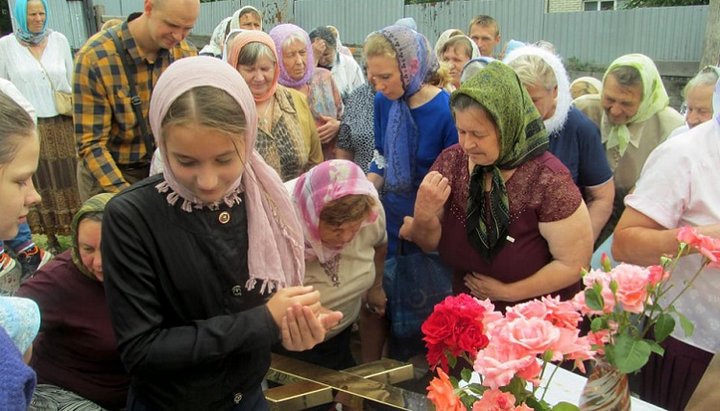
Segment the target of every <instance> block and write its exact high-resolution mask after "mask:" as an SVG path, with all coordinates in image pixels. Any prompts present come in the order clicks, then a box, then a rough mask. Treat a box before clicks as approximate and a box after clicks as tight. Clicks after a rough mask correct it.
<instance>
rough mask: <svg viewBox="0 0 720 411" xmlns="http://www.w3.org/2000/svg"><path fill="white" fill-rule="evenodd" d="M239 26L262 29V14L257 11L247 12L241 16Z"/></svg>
mask: <svg viewBox="0 0 720 411" xmlns="http://www.w3.org/2000/svg"><path fill="white" fill-rule="evenodd" d="M238 23H239V26H240V28H241V29H243V30H262V22H261V21H260V16H258V15H257V14H255V13H252V12H250V13H245V14H243V15H242V16H240V21H239V22H238Z"/></svg>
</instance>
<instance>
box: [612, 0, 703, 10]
mask: <svg viewBox="0 0 720 411" xmlns="http://www.w3.org/2000/svg"><path fill="white" fill-rule="evenodd" d="M708 4H710V0H629V1H628V2H627V3H625V6H624V8H626V9H636V8H640V7H675V6H703V5H708Z"/></svg>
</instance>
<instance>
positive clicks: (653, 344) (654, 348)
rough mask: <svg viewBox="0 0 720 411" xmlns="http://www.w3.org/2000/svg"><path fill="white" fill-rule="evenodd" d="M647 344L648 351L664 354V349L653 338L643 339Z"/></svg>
mask: <svg viewBox="0 0 720 411" xmlns="http://www.w3.org/2000/svg"><path fill="white" fill-rule="evenodd" d="M645 341H646V342H647V343H648V344H650V351H652V352H654V353H655V354H657V355H663V354H665V349H664V348H663V347H661V346H660V344H658V343H656V342H655V341H653V340H645Z"/></svg>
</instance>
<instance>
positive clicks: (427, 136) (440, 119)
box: [369, 90, 458, 258]
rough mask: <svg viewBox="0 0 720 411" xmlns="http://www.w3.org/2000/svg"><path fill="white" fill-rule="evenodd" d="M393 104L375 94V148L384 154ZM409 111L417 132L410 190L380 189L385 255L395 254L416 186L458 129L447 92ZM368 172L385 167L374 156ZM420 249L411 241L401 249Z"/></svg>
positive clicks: (379, 171)
mask: <svg viewBox="0 0 720 411" xmlns="http://www.w3.org/2000/svg"><path fill="white" fill-rule="evenodd" d="M392 103H393V101H392V100H390V99H388V98H387V97H385V96H384V95H382V93H377V94H376V95H375V150H377V152H378V154H380V155H381V156H385V153H384V147H385V139H386V138H392V136H386V130H387V123H388V117H389V112H390V106H391V105H392ZM410 113H411V115H412V118H413V120H415V124H417V128H418V130H419V131H420V134H419V136H418V142H417V152H416V153H415V159H416V162H415V170H414V178H413V190H412V192H411V193H409V194H407V193H396V192H392V191H383V193H382V204H383V207H384V208H385V215H386V219H387V232H388V254H387V255H388V258H390V257H393V256H395V255H396V254H395V253H396V251H395V250H396V249H397V243H398V232H399V231H400V226H401V225H402V222H403V218H404V217H405V216H412V215H413V213H414V208H415V197H416V195H417V189H418V187H420V183H421V182H422V180H423V178H424V177H425V175H426V174H427V173H428V171H429V170H430V166H432V164H433V163H434V162H435V159H436V158H437V157H438V155H440V153H441V152H442V151H443V150H444V149H446V148H447V147H450V146H451V145H453V144H456V143H457V142H458V135H457V129H456V128H455V122H454V121H453V117H452V113H451V111H450V95H449V94H448V93H447V92H446V91H444V90H443V91H441V92H440V93H438V94H437V95H436V96H435V97H433V98H432V99H431V100H430V101H428V102H427V103H425V104H423V105H422V106H420V107H416V108H413V109H411V110H410ZM381 167H382V168H381ZM369 172H370V173H376V174H379V175H381V176H384V172H385V170H384V166H383V165H382V164H378V161H377V159H373V161H372V162H371V163H370V170H369ZM419 250H420V249H419V248H418V247H417V246H415V245H414V244H413V245H411V246H410V249H405V250H403V251H404V252H405V253H412V252H418V251H419Z"/></svg>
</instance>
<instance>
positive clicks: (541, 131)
mask: <svg viewBox="0 0 720 411" xmlns="http://www.w3.org/2000/svg"><path fill="white" fill-rule="evenodd" d="M460 95H466V96H468V97H470V98H472V99H473V100H475V101H477V102H478V103H479V104H480V105H482V106H483V107H484V108H485V110H487V112H488V113H490V115H491V116H492V118H493V120H494V121H495V124H496V125H497V128H498V138H499V139H500V156H499V158H498V160H497V161H496V162H495V164H492V165H488V166H479V165H478V166H475V169H474V170H473V172H472V174H471V176H470V192H469V194H468V205H467V221H466V226H467V236H468V240H469V241H470V243H471V244H472V245H473V246H474V247H475V249H477V250H478V251H479V252H480V254H481V255H482V256H483V257H484V258H486V259H490V258H492V257H493V256H494V255H496V254H497V253H498V252H499V251H500V249H501V248H502V245H503V244H505V241H502V240H504V238H505V237H506V236H507V231H508V227H509V225H510V212H509V201H508V195H507V190H506V188H505V181H504V180H503V178H502V176H501V174H500V170H511V169H514V168H517V167H518V166H520V165H521V164H523V163H525V162H527V161H528V160H531V159H533V158H535V157H537V156H539V155H540V154H542V153H544V152H545V151H546V150H547V148H548V134H547V131H546V130H545V126H544V124H543V120H542V117H541V116H540V113H538V111H537V109H536V108H535V105H534V104H533V102H532V99H531V98H530V96H529V95H528V93H527V91H526V90H525V87H523V85H522V83H521V82H520V79H519V78H518V77H517V74H515V71H514V70H513V69H512V68H510V67H509V66H507V65H505V64H504V63H501V62H499V61H493V62H492V63H490V64H488V66H487V67H485V68H484V69H482V70H480V71H479V72H478V73H477V74H475V75H474V76H473V77H471V78H470V79H469V80H467V81H466V82H465V83H463V84H462V86H460V88H459V89H458V90H456V91H455V92H453V94H452V98H451V102H454V101H455V100H456V99H457V97H458V96H460ZM485 173H491V174H492V188H491V191H490V201H489V202H486V201H484V189H483V181H484V178H483V177H484V175H485ZM488 207H490V209H489V210H487V208H488ZM488 211H489V212H488Z"/></svg>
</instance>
